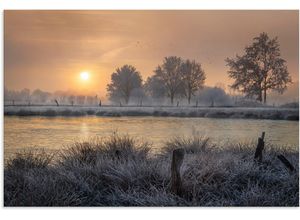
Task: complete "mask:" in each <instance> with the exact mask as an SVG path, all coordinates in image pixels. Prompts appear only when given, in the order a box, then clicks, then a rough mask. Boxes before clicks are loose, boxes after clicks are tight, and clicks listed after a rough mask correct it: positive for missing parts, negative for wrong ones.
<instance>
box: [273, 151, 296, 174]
mask: <svg viewBox="0 0 300 220" xmlns="http://www.w3.org/2000/svg"><path fill="white" fill-rule="evenodd" d="M277 158H278V159H279V160H280V161H281V162H282V163H283V164H284V165H285V166H286V167H287V168H288V169H289V170H290V171H291V172H293V171H294V170H295V168H294V166H293V165H292V164H291V163H290V161H289V160H288V159H286V157H285V156H283V155H282V154H280V155H278V156H277Z"/></svg>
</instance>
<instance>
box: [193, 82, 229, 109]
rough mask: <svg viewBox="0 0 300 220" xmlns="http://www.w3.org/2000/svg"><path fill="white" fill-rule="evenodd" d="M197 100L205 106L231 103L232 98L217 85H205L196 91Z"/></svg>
mask: <svg viewBox="0 0 300 220" xmlns="http://www.w3.org/2000/svg"><path fill="white" fill-rule="evenodd" d="M198 93H199V94H198V97H197V98H198V100H199V101H200V102H201V103H203V104H205V105H206V106H210V107H214V106H216V105H219V106H220V105H221V106H224V105H231V104H232V100H231V98H230V96H229V95H227V94H226V92H225V91H224V90H223V89H221V88H217V87H205V88H203V90H201V92H198Z"/></svg>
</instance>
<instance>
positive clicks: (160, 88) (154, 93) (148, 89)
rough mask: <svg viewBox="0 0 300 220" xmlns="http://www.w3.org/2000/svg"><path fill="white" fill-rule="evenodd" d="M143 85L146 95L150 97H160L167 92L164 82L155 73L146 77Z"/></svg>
mask: <svg viewBox="0 0 300 220" xmlns="http://www.w3.org/2000/svg"><path fill="white" fill-rule="evenodd" d="M143 87H144V91H145V93H146V95H148V96H150V97H152V98H162V97H165V96H166V94H167V91H166V88H165V85H164V82H163V81H162V79H160V78H159V77H158V76H156V75H154V76H151V77H148V78H147V80H146V82H145V84H144V86H143Z"/></svg>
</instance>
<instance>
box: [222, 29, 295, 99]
mask: <svg viewBox="0 0 300 220" xmlns="http://www.w3.org/2000/svg"><path fill="white" fill-rule="evenodd" d="M253 41H254V42H253V43H252V45H251V46H248V47H246V48H245V54H244V55H243V56H238V55H237V56H236V58H233V59H230V58H227V59H226V60H225V61H226V62H227V66H229V68H230V70H229V71H228V74H229V77H230V78H232V79H234V80H235V82H234V83H233V84H232V85H231V88H233V89H235V90H238V91H240V92H242V93H244V94H245V95H246V97H248V98H252V97H256V98H257V100H259V101H260V102H262V101H263V102H264V103H266V102H267V91H268V90H273V91H276V92H278V93H280V94H282V93H283V92H284V91H285V90H286V89H287V84H288V83H291V82H292V81H291V77H290V75H289V73H288V70H287V66H286V61H285V60H284V59H282V58H281V57H280V49H279V43H278V39H277V37H275V38H273V39H270V38H269V37H268V35H267V34H266V33H261V34H260V35H259V36H258V37H255V38H254V39H253Z"/></svg>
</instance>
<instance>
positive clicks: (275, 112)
mask: <svg viewBox="0 0 300 220" xmlns="http://www.w3.org/2000/svg"><path fill="white" fill-rule="evenodd" d="M4 115H16V116H84V115H96V116H169V117H207V118H250V119H273V120H299V109H298V108H278V107H277V108H276V107H274V108H272V107H268V108H267V107H256V108H242V107H214V108H212V107H198V108H196V107H137V106H126V107H125V106H124V107H112V106H102V107H93V106H90V107H88V106H5V108H4Z"/></svg>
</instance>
